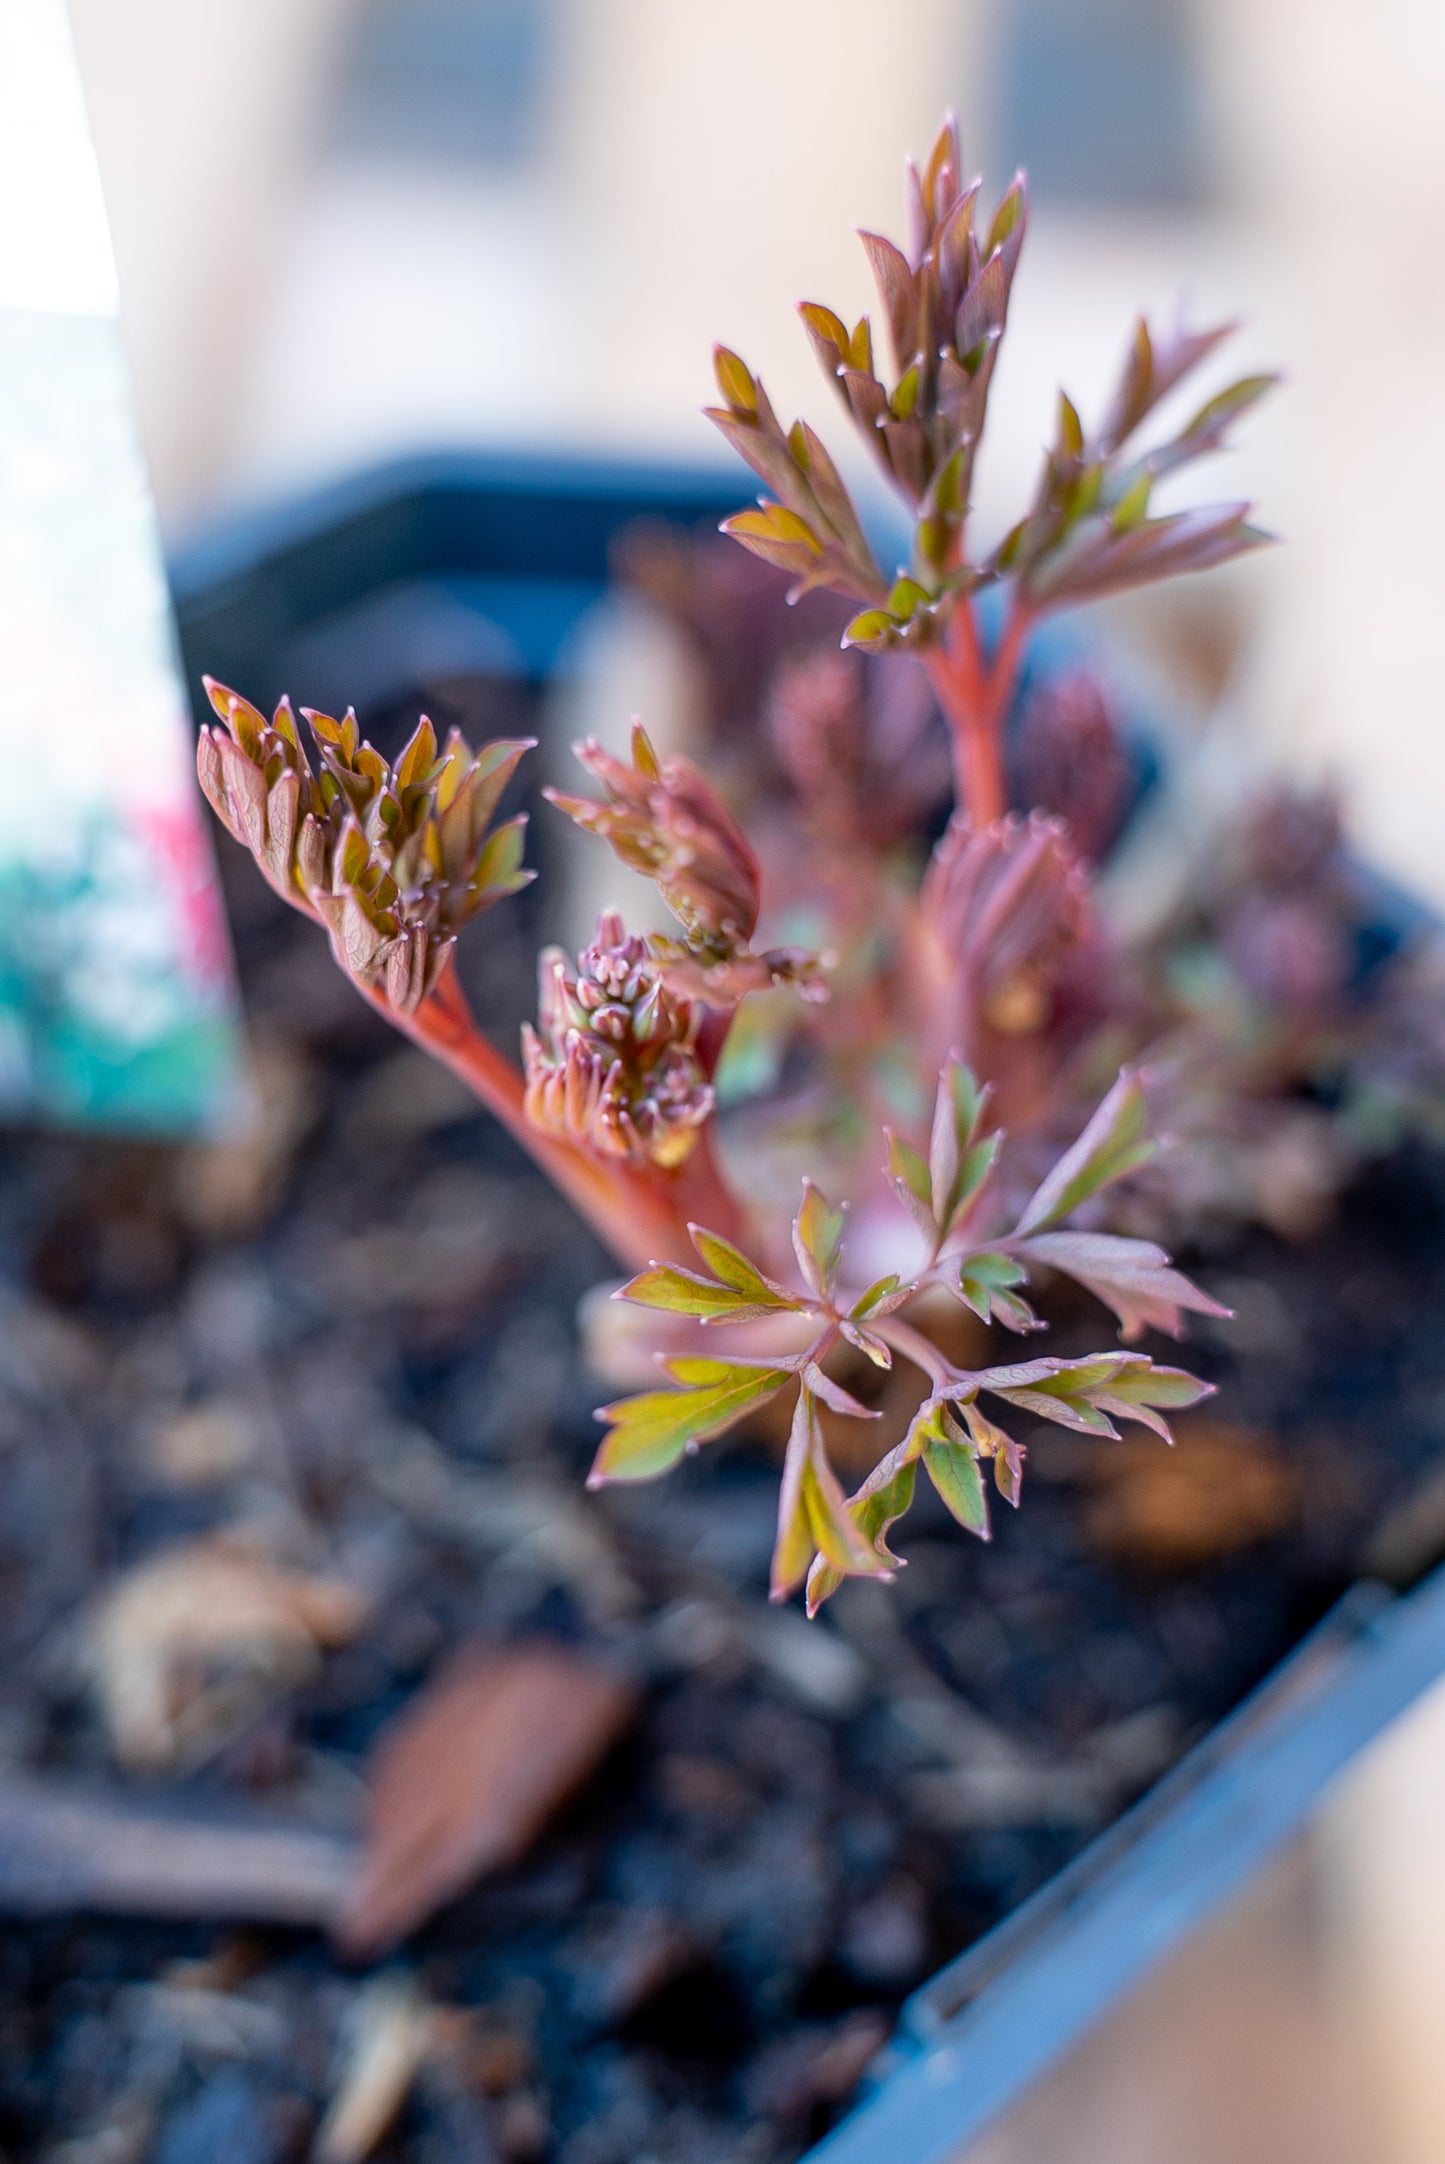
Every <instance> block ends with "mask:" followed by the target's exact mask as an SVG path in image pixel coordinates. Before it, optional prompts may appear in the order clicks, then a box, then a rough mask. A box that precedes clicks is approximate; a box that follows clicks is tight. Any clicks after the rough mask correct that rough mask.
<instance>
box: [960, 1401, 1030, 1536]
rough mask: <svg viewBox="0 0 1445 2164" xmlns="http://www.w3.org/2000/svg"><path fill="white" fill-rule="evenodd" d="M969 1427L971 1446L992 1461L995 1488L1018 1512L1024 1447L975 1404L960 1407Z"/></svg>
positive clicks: (981, 1455) (1022, 1475) (982, 1456)
mask: <svg viewBox="0 0 1445 2164" xmlns="http://www.w3.org/2000/svg"><path fill="white" fill-rule="evenodd" d="M959 1409H960V1410H961V1412H962V1414H963V1417H964V1419H965V1421H966V1422H967V1424H968V1432H969V1436H970V1438H971V1439H972V1442H973V1447H974V1449H975V1450H976V1451H977V1452H978V1454H979V1456H980V1457H981V1458H992V1460H993V1478H994V1485H995V1487H996V1488H997V1489H998V1492H999V1494H1000V1495H1001V1496H1002V1497H1003V1499H1004V1501H1005V1502H1006V1503H1011V1504H1012V1505H1013V1507H1014V1509H1015V1510H1017V1509H1018V1503H1019V1491H1020V1488H1021V1487H1022V1485H1023V1477H1024V1447H1023V1444H1022V1443H1016V1442H1015V1441H1014V1439H1013V1437H1012V1436H1011V1435H1009V1434H1008V1433H1006V1431H1005V1430H1004V1429H1003V1428H1000V1427H995V1425H994V1423H993V1422H992V1421H991V1420H990V1419H989V1418H988V1415H987V1414H986V1413H985V1412H984V1411H983V1410H982V1408H981V1407H980V1406H978V1405H977V1404H968V1405H964V1406H962V1407H960V1408H959Z"/></svg>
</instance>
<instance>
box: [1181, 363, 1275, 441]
mask: <svg viewBox="0 0 1445 2164" xmlns="http://www.w3.org/2000/svg"><path fill="white" fill-rule="evenodd" d="M1278 382H1279V377H1278V376H1277V375H1261V376H1241V378H1240V380H1239V381H1238V383H1231V384H1230V385H1229V387H1228V389H1227V390H1223V391H1217V392H1216V393H1215V395H1214V397H1213V398H1209V399H1206V400H1205V402H1204V404H1203V405H1202V406H1201V407H1200V409H1199V411H1198V412H1197V413H1196V414H1195V416H1194V418H1193V420H1191V421H1189V422H1187V423H1186V424H1185V426H1184V427H1183V428H1182V429H1181V430H1180V431H1179V441H1180V442H1181V443H1185V444H1187V443H1190V442H1192V441H1193V439H1194V438H1195V437H1196V436H1208V437H1213V438H1217V437H1218V436H1219V435H1221V434H1222V433H1223V431H1224V430H1225V429H1226V428H1227V427H1228V426H1229V425H1230V423H1231V422H1232V421H1236V420H1238V418H1239V416H1240V414H1242V413H1247V412H1248V410H1249V408H1250V407H1251V406H1253V405H1257V404H1258V402H1259V400H1260V399H1261V398H1264V397H1265V396H1266V395H1267V394H1268V393H1269V392H1270V391H1272V390H1273V389H1274V388H1275V386H1276V384H1277V383H1278Z"/></svg>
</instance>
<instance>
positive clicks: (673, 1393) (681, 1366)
mask: <svg viewBox="0 0 1445 2164" xmlns="http://www.w3.org/2000/svg"><path fill="white" fill-rule="evenodd" d="M668 1365H669V1368H670V1370H671V1372H672V1373H673V1374H675V1375H676V1376H677V1377H678V1379H679V1381H683V1382H688V1381H691V1387H684V1388H682V1389H678V1390H644V1391H641V1392H640V1393H639V1394H638V1395H637V1396H636V1397H631V1398H619V1399H618V1401H617V1402H616V1403H615V1404H613V1405H604V1406H602V1407H601V1408H600V1409H599V1411H598V1414H597V1418H598V1419H599V1420H604V1421H606V1422H607V1423H608V1425H609V1427H610V1429H611V1432H610V1434H609V1435H608V1436H607V1439H606V1441H605V1442H604V1443H603V1444H602V1446H601V1448H600V1449H599V1450H598V1452H597V1456H596V1458H595V1460H594V1461H593V1466H592V1471H591V1473H590V1474H589V1475H588V1486H589V1487H593V1488H597V1487H601V1486H602V1485H603V1484H604V1483H605V1482H607V1481H609V1480H656V1479H657V1477H658V1476H659V1474H661V1473H667V1472H671V1470H672V1468H673V1466H674V1465H676V1464H677V1463H678V1461H679V1459H680V1458H682V1457H684V1456H686V1455H687V1453H688V1452H689V1451H693V1450H696V1449H697V1447H698V1445H699V1444H700V1443H706V1442H710V1441H711V1440H712V1438H713V1437H714V1436H715V1435H721V1434H722V1433H723V1431H724V1429H726V1428H730V1427H731V1426H732V1425H733V1423H734V1422H735V1421H737V1420H740V1419H741V1418H742V1416H743V1414H744V1413H746V1412H748V1411H749V1410H750V1409H751V1408H752V1407H753V1406H755V1405H760V1404H761V1403H762V1401H763V1400H764V1399H765V1398H768V1397H771V1396H772V1394H773V1392H774V1391H775V1390H779V1389H781V1387H782V1385H783V1384H784V1383H785V1382H786V1381H787V1380H788V1376H787V1374H786V1372H785V1371H782V1370H779V1369H775V1368H763V1367H746V1366H741V1365H731V1364H729V1363H726V1362H722V1361H698V1360H676V1361H672V1362H669V1363H668ZM700 1377H701V1379H699V1378H700Z"/></svg>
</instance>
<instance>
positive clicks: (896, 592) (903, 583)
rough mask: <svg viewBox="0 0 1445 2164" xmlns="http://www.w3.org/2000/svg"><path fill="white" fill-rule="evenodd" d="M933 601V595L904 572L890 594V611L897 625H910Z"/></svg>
mask: <svg viewBox="0 0 1445 2164" xmlns="http://www.w3.org/2000/svg"><path fill="white" fill-rule="evenodd" d="M932 600H933V596H932V594H930V593H928V592H927V591H926V590H925V588H923V587H922V586H920V585H919V583H918V581H917V579H911V578H909V576H908V574H907V572H906V571H905V572H903V573H902V574H901V575H900V576H899V577H898V578H896V579H895V580H894V581H893V584H892V586H891V587H890V588H889V592H888V609H889V613H890V615H891V616H892V617H893V619H894V621H895V622H896V623H905V624H906V623H908V622H909V621H910V620H911V619H912V618H913V617H914V616H916V615H917V613H918V611H919V610H920V609H926V608H927V607H928V606H929V605H930V603H931V602H932Z"/></svg>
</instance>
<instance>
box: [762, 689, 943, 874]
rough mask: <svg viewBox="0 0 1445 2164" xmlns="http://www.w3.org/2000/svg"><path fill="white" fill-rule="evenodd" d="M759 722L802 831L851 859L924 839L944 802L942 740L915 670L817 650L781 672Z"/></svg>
mask: <svg viewBox="0 0 1445 2164" xmlns="http://www.w3.org/2000/svg"><path fill="white" fill-rule="evenodd" d="M870 671H873V672H874V673H871V674H870V673H869V672H870ZM766 718H767V722H768V729H769V734H770V736H771V738H772V743H773V748H774V750H775V751H776V753H777V757H778V762H779V764H780V765H781V767H782V768H783V771H784V773H785V774H786V775H787V777H788V780H789V781H790V782H791V783H792V785H793V788H794V789H795V790H796V792H797V795H798V804H799V811H800V814H801V816H802V819H803V821H804V823H805V824H806V825H807V826H808V827H809V828H810V829H811V831H812V832H813V833H814V834H816V835H818V836H819V837H820V838H822V839H825V840H827V841H829V842H831V843H833V844H835V845H838V846H841V847H843V848H845V849H846V850H848V851H849V852H850V853H851V852H852V851H854V850H856V849H864V850H869V851H874V852H877V851H881V850H886V849H888V848H891V847H892V846H894V845H895V844H896V843H898V842H900V841H903V840H907V839H911V838H912V837H913V836H915V835H916V834H918V833H919V832H920V831H921V830H922V831H926V829H927V826H928V823H929V819H930V817H931V815H932V814H933V813H934V812H935V811H936V810H937V809H938V807H939V806H940V805H941V804H942V803H943V802H944V801H945V799H946V797H947V793H948V785H949V770H948V750H947V743H946V739H945V738H944V735H943V732H942V731H941V730H940V729H938V728H937V726H936V709H935V707H934V704H933V698H932V694H931V693H930V691H929V689H928V685H927V681H926V679H925V678H924V677H923V676H921V675H919V674H917V673H915V672H914V671H912V670H904V669H889V670H887V671H883V670H876V668H875V665H874V664H871V663H868V662H865V661H864V659H863V657H862V656H861V655H859V654H840V653H838V652H836V651H833V652H830V651H829V650H828V649H827V648H825V647H820V648H818V649H816V650H815V651H814V652H812V653H807V654H803V655H801V656H799V657H798V658H797V659H796V660H791V661H788V662H786V663H785V664H784V665H783V667H782V668H780V669H779V670H778V672H777V674H776V676H775V677H774V680H773V683H772V687H771V690H770V693H769V697H768V702H767V707H766Z"/></svg>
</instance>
